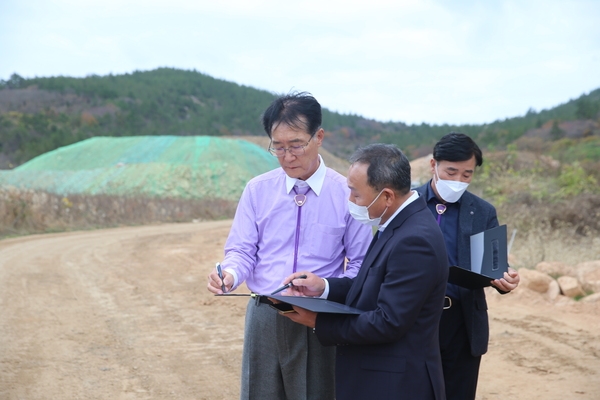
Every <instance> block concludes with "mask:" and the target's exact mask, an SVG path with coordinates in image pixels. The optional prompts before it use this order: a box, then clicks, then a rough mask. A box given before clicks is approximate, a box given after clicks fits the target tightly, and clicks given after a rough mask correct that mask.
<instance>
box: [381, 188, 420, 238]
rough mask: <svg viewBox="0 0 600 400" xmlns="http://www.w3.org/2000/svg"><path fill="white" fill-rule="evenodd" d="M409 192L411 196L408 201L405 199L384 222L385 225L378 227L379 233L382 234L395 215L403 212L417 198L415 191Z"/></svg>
mask: <svg viewBox="0 0 600 400" xmlns="http://www.w3.org/2000/svg"><path fill="white" fill-rule="evenodd" d="M411 192H412V195H411V196H410V197H409V198H408V199H406V201H405V202H404V203H402V205H401V206H400V207H398V209H397V210H396V212H395V213H394V214H393V215H392V216H391V217H390V218H389V219H388V220H387V221H385V224H383V225H381V226H380V227H379V231H381V232H383V231H384V230H385V228H387V226H388V225H389V224H390V222H392V220H393V219H394V218H395V217H396V215H398V214H400V211H402V210H404V209H405V208H406V207H407V206H408V205H409V204H410V203H412V202H413V201H415V200H417V199H418V198H419V193H417V192H416V191H415V190H411Z"/></svg>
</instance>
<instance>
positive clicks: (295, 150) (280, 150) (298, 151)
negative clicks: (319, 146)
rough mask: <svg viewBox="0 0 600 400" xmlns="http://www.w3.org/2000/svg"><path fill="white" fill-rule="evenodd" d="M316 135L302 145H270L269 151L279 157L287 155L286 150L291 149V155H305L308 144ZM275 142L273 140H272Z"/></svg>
mask: <svg viewBox="0 0 600 400" xmlns="http://www.w3.org/2000/svg"><path fill="white" fill-rule="evenodd" d="M313 137H314V136H311V137H310V139H308V142H306V144H305V145H302V146H290V147H287V148H286V147H277V148H275V147H270V146H269V153H271V154H272V155H274V156H275V157H277V158H281V157H285V152H286V151H289V152H290V154H291V155H293V156H296V157H298V156H301V155H304V152H305V149H306V146H308V145H309V144H310V141H311V140H312V138H313ZM271 143H273V142H271Z"/></svg>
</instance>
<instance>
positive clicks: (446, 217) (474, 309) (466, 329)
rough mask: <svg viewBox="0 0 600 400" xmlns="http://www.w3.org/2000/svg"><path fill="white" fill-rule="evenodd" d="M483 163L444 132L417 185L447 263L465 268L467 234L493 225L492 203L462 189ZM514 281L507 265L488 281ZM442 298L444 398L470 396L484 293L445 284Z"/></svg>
mask: <svg viewBox="0 0 600 400" xmlns="http://www.w3.org/2000/svg"><path fill="white" fill-rule="evenodd" d="M482 163H483V156H482V153H481V150H480V149H479V147H478V146H477V144H476V143H475V142H474V141H473V140H472V139H471V138H470V137H469V136H467V135H464V134H462V133H454V132H452V133H449V134H447V135H445V136H444V137H443V138H441V139H440V141H439V142H438V143H437V144H436V145H435V147H434V149H433V158H432V159H431V173H432V175H433V178H432V179H431V181H429V182H428V183H427V184H425V185H423V186H421V187H419V188H417V189H416V190H417V192H419V193H420V194H421V197H423V198H424V199H425V200H426V201H427V207H428V208H429V209H430V211H431V212H432V213H433V215H434V216H435V217H436V219H437V223H438V224H439V226H440V228H441V230H442V233H443V235H444V240H445V241H446V249H447V251H448V260H449V263H450V265H458V266H460V267H462V268H470V266H471V242H470V237H471V235H474V234H476V233H480V232H483V231H485V230H487V229H490V228H494V227H496V226H498V218H497V216H496V209H495V208H494V206H492V205H491V204H490V203H488V202H487V201H485V200H483V199H481V198H479V197H477V196H475V195H474V194H471V193H469V192H467V191H466V189H467V186H468V185H469V183H470V182H471V179H472V178H473V174H474V173H475V168H476V167H478V166H481V164H482ZM518 284H519V274H518V273H517V271H515V270H513V269H512V268H509V271H508V273H505V274H504V278H502V279H496V280H494V281H492V285H493V286H494V287H495V288H496V290H498V291H499V292H500V293H503V294H504V293H508V292H510V291H511V290H513V289H515V288H516V287H517V285H518ZM446 296H447V301H446V304H445V308H444V312H443V313H442V319H441V321H440V349H441V352H442V353H441V354H442V363H443V368H444V381H445V388H446V396H447V398H448V400H469V399H475V393H476V390H477V379H478V375H479V365H480V362H481V356H482V355H483V354H484V353H485V352H486V351H487V346H488V339H489V324H488V315H487V303H486V300H485V293H484V291H483V289H466V288H462V287H460V286H456V285H453V284H450V283H448V287H447V291H446Z"/></svg>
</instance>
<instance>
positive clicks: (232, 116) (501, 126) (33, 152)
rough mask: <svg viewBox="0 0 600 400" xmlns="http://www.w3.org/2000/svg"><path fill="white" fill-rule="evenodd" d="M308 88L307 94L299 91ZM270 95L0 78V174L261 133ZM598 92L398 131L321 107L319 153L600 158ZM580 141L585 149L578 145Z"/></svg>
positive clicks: (215, 85)
mask: <svg viewBox="0 0 600 400" xmlns="http://www.w3.org/2000/svg"><path fill="white" fill-rule="evenodd" d="M303 89H306V90H310V88H303ZM273 96H274V94H272V93H269V92H266V91H264V90H258V89H255V88H251V87H248V86H243V85H238V84H235V83H231V82H227V81H223V80H219V79H215V78H212V77H210V76H208V75H205V74H202V73H199V72H196V71H184V70H176V69H169V68H160V69H156V70H152V71H144V72H141V71H135V72H133V73H131V74H124V75H108V76H88V77H86V78H69V77H60V76H59V77H39V78H32V79H24V78H22V77H20V76H19V75H17V74H13V75H12V76H11V77H10V78H9V79H8V80H6V81H0V169H11V168H14V167H15V166H18V165H21V164H23V163H24V162H27V161H28V160H30V159H32V158H34V157H36V156H38V155H41V154H43V153H45V152H48V151H51V150H54V149H57V148H59V147H61V146H65V145H69V144H73V143H76V142H79V141H81V140H84V139H88V138H91V137H95V136H116V137H119V136H154V135H160V136H164V135H173V136H200V135H202V136H263V135H264V132H263V131H262V127H261V124H260V115H261V113H262V112H263V111H264V109H265V108H266V107H267V106H268V104H269V103H270V102H271V100H272V99H273ZM599 111H600V89H596V90H594V91H592V92H590V93H589V94H586V95H582V96H581V97H579V98H578V99H575V100H570V101H567V102H566V103H564V104H562V105H558V106H557V107H554V108H552V109H549V110H541V111H539V112H538V111H535V110H529V111H528V112H527V113H526V114H525V115H524V116H518V117H515V118H510V119H505V120H503V121H494V122H491V123H489V124H484V125H461V126H452V125H429V124H420V125H407V124H404V123H402V122H380V121H375V120H370V119H366V118H362V117H360V116H358V115H343V114H338V113H334V112H331V111H329V110H326V109H325V110H324V112H323V127H324V128H325V129H326V132H327V140H326V141H325V143H324V147H325V148H326V149H327V150H329V151H330V152H331V153H332V154H334V155H336V156H338V157H341V158H346V157H347V156H348V155H349V154H350V153H352V151H354V149H355V148H356V147H357V146H360V145H364V144H367V143H372V142H388V143H395V144H397V145H398V146H400V147H401V148H402V149H403V150H404V151H405V152H406V153H407V155H408V156H409V157H410V158H417V157H420V156H424V155H426V154H428V153H430V152H431V148H432V146H433V144H434V143H435V141H436V140H437V139H439V138H440V137H441V136H442V135H444V134H446V133H448V132H450V131H461V132H464V133H467V134H469V135H471V136H472V137H473V138H474V139H475V140H477V142H478V143H479V144H480V146H482V147H483V148H484V149H489V150H492V149H494V150H498V149H505V148H507V146H509V145H511V144H514V145H515V146H517V148H518V149H524V150H531V151H538V152H540V151H544V152H550V153H552V155H554V156H555V157H556V158H560V157H564V155H563V153H565V152H564V151H563V150H564V149H565V148H566V147H568V148H574V149H575V150H573V151H571V153H569V154H567V156H568V157H569V160H571V161H572V160H578V159H579V160H580V159H582V157H583V158H588V159H592V160H600V125H599V122H598V118H599ZM583 140H586V143H585V145H582V144H581V141H583Z"/></svg>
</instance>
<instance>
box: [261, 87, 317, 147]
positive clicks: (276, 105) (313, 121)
mask: <svg viewBox="0 0 600 400" xmlns="http://www.w3.org/2000/svg"><path fill="white" fill-rule="evenodd" d="M321 120H322V115H321V105H320V104H319V102H318V101H317V99H315V98H314V97H313V96H312V95H311V94H310V93H307V92H293V93H289V94H287V95H284V96H280V97H278V98H276V99H275V100H273V102H272V103H271V105H270V106H269V107H268V108H267V109H266V110H265V112H264V113H263V116H262V123H263V127H264V129H265V132H266V133H267V135H268V136H269V137H271V133H272V132H273V128H274V127H276V126H277V125H278V124H280V123H284V124H286V125H288V126H290V127H293V128H296V129H303V130H306V131H307V132H308V133H309V134H310V136H311V137H312V136H314V135H315V133H316V132H317V130H319V127H320V126H321Z"/></svg>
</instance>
